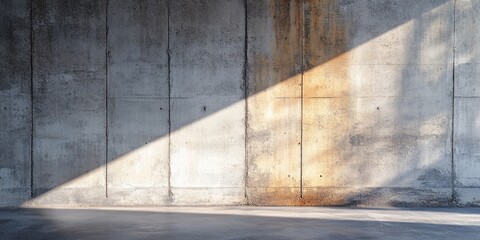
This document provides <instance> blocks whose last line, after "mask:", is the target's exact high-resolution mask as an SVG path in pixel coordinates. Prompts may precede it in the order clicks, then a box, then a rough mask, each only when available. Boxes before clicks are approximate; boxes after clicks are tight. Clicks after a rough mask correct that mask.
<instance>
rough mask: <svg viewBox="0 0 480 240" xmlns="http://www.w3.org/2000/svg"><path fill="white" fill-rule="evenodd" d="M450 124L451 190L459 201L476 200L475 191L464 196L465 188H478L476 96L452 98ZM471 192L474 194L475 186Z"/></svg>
mask: <svg viewBox="0 0 480 240" xmlns="http://www.w3.org/2000/svg"><path fill="white" fill-rule="evenodd" d="M454 126H455V131H454V133H455V135H454V139H455V155H454V160H455V161H454V169H455V177H456V178H455V190H456V191H457V192H459V193H461V194H459V196H458V197H459V199H458V200H459V202H460V203H462V204H472V203H475V204H478V203H479V198H480V196H479V195H474V196H472V197H468V198H467V197H465V196H466V194H465V193H466V192H468V191H466V189H470V190H474V189H473V188H479V189H480V175H479V169H480V150H479V149H480V142H479V140H480V98H457V99H455V125H454ZM463 188H465V189H463ZM462 189H463V190H462ZM473 192H475V193H477V194H478V192H479V190H474V191H472V193H473ZM475 199H476V200H475Z"/></svg>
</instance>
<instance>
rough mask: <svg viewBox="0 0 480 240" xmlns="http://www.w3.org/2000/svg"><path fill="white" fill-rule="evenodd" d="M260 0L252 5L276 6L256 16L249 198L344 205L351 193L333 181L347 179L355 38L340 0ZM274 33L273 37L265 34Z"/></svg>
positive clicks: (272, 202) (252, 52)
mask: <svg viewBox="0 0 480 240" xmlns="http://www.w3.org/2000/svg"><path fill="white" fill-rule="evenodd" d="M261 2H262V4H257V5H255V6H253V4H250V5H249V7H251V8H253V7H259V6H261V7H263V11H267V12H269V14H268V15H267V16H264V17H265V18H263V19H260V20H263V21H253V22H252V24H257V26H252V25H251V24H250V22H249V28H253V29H254V30H255V31H256V32H253V33H249V36H250V37H251V39H249V40H251V41H249V48H250V49H249V54H250V56H251V57H252V59H250V56H249V60H252V61H253V63H252V64H251V65H250V66H249V67H250V69H249V74H250V78H249V82H248V84H249V86H250V89H249V94H250V95H249V98H248V105H249V108H248V109H249V110H248V142H247V149H248V159H249V168H248V169H249V172H248V179H247V194H248V199H249V203H250V204H254V205H319V204H329V205H335V204H343V203H344V199H345V197H344V195H345V194H343V193H341V194H338V191H337V190H335V189H332V188H331V187H333V186H335V187H338V186H339V183H340V182H341V178H342V174H343V173H342V170H341V169H342V167H341V166H342V164H344V163H343V162H344V161H345V159H346V158H345V157H344V156H343V155H344V151H343V148H344V145H345V144H347V143H346V142H345V141H346V140H345V139H347V136H348V129H349V126H350V120H349V111H350V101H351V100H350V80H349V69H348V64H347V63H348V59H349V55H348V53H346V52H347V50H348V49H347V48H348V43H349V38H348V29H347V27H346V26H345V25H346V23H345V18H344V17H343V15H342V12H341V6H340V3H339V1H333V0H328V1H325V0H323V1H322V0H307V1H298V0H297V1H261ZM250 3H252V2H250ZM252 14H253V13H252ZM252 17H253V16H252V15H250V16H249V20H252ZM266 23H267V24H266ZM268 32H270V33H271V32H273V33H274V36H271V38H266V37H265V36H264V35H262V34H268ZM267 40H268V41H267ZM302 65H303V66H302ZM302 70H303V72H302ZM302 74H303V75H302ZM302 79H303V86H302ZM302 88H303V89H302ZM302 91H303V95H302ZM302 112H303V113H302ZM302 125H303V126H302ZM302 127H303V132H302ZM302 134H303V137H302ZM302 141H303V143H302ZM301 156H303V160H302V159H301ZM302 162H303V167H302ZM301 171H302V172H303V174H301V173H300V172H301ZM302 178H303V181H302ZM300 184H302V185H303V189H302V190H303V198H301V195H300Z"/></svg>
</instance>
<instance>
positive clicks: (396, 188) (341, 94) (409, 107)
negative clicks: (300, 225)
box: [302, 0, 453, 205]
mask: <svg viewBox="0 0 480 240" xmlns="http://www.w3.org/2000/svg"><path fill="white" fill-rule="evenodd" d="M305 26H306V29H305V49H304V53H305V64H306V65H305V68H306V69H305V73H304V85H303V92H304V96H303V97H304V98H303V106H304V107H303V144H302V146H303V148H302V152H303V165H302V166H303V168H302V169H303V171H302V172H303V177H302V180H303V184H302V185H303V200H304V203H305V204H313V205H317V204H320V205H323V204H327V205H336V204H339V205H345V204H346V205H348V204H360V205H362V204H366V205H411V204H413V205H417V204H418V205H423V204H426V205H449V204H450V203H451V200H452V199H451V197H452V191H451V187H452V186H451V175H452V173H451V151H450V148H449V146H450V143H451V117H452V111H451V110H452V105H451V104H452V101H451V96H452V78H451V76H452V64H451V63H452V62H453V58H452V50H451V46H452V43H453V38H452V36H453V1H450V2H446V1H422V2H418V1H377V2H375V1H314V0H312V1H306V5H305Z"/></svg>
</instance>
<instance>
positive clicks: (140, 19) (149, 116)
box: [107, 0, 169, 205]
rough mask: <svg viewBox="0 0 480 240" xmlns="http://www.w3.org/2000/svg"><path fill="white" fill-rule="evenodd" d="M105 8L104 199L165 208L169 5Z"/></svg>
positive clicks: (128, 0) (129, 1) (127, 1)
mask: <svg viewBox="0 0 480 240" xmlns="http://www.w3.org/2000/svg"><path fill="white" fill-rule="evenodd" d="M108 7H109V8H108V50H109V58H108V80H107V81H108V89H107V90H108V96H109V98H108V126H107V128H108V129H107V130H108V160H109V163H108V166H107V168H108V169H107V173H108V174H107V179H108V182H107V189H108V200H109V202H110V204H112V205H159V204H167V203H168V202H167V200H168V181H169V176H168V174H169V169H168V168H169V166H168V161H169V160H168V158H169V157H168V147H169V145H168V127H169V126H168V124H169V119H168V118H169V114H168V111H169V102H168V94H169V93H168V91H169V90H168V86H169V85H168V66H167V64H168V55H167V47H168V6H167V1H166V0H164V1H156V0H155V1H153V0H152V1H150V0H145V1H133V0H122V1H111V2H110V3H109V5H108Z"/></svg>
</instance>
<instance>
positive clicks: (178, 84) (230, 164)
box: [169, 0, 245, 204]
mask: <svg viewBox="0 0 480 240" xmlns="http://www.w3.org/2000/svg"><path fill="white" fill-rule="evenodd" d="M169 7H170V14H171V15H170V49H171V96H172V99H171V124H172V125H171V128H172V134H171V156H170V158H171V160H170V161H171V177H172V178H171V186H172V189H171V191H172V194H173V203H174V204H211V203H221V204H240V203H243V201H244V192H245V190H244V186H245V182H244V179H245V136H244V135H245V119H244V117H245V102H244V101H243V95H244V93H243V89H242V87H243V64H244V41H245V36H244V32H245V16H244V12H245V11H244V4H243V1H241V0H229V1H225V0H217V1H200V0H198V1H186V0H185V1H183V0H182V1H171V2H170V6H169Z"/></svg>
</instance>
